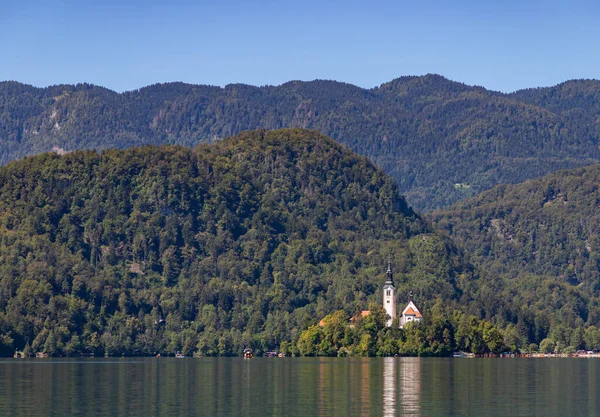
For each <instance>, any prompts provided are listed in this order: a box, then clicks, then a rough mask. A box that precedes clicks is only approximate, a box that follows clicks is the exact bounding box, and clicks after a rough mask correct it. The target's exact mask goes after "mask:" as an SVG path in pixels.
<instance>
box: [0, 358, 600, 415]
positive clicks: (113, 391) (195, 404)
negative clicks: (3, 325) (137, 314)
mask: <svg viewBox="0 0 600 417" xmlns="http://www.w3.org/2000/svg"><path fill="white" fill-rule="evenodd" d="M599 389H600V360H598V359H563V358H554V359H499V358H496V359H429V358H426V359H420V358H381V359H380V358H378V359H360V358H356V359H354V358H349V359H348V358H256V359H251V360H244V359H241V358H200V359H195V358H185V359H175V358H161V359H150V358H143V359H137V358H124V359H84V360H80V359H37V360H36V359H28V360H24V359H5V360H2V361H0V415H1V416H14V417H16V416H38V415H40V416H41V415H44V416H46V415H50V416H111V417H112V416H248V417H259V416H261V417H262V416H282V417H289V416H467V415H469V416H478V417H486V416H503V417H504V416H545V417H550V416H561V417H563V416H591V415H598V414H600V391H599Z"/></svg>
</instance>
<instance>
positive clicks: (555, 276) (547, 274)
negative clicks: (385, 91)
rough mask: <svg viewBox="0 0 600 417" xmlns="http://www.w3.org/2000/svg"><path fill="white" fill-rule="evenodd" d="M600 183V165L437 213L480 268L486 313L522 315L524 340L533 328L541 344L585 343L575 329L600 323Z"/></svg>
mask: <svg viewBox="0 0 600 417" xmlns="http://www.w3.org/2000/svg"><path fill="white" fill-rule="evenodd" d="M599 185H600V165H594V166H590V167H585V168H578V169H574V170H567V171H560V172H557V173H553V174H550V175H548V176H545V177H542V178H540V179H536V180H530V181H527V182H524V183H522V184H517V185H501V186H498V187H496V188H494V189H492V190H489V191H486V192H484V193H482V194H481V195H479V196H477V197H475V198H472V199H468V200H465V201H462V202H460V203H458V204H456V205H455V206H452V207H450V208H448V209H446V210H443V211H436V212H433V213H432V214H431V219H432V220H433V223H434V225H435V226H436V227H437V228H438V229H439V230H441V231H445V232H447V233H448V234H449V235H450V236H451V237H452V239H453V240H454V241H455V242H456V243H457V244H458V245H459V246H463V247H464V248H465V249H466V251H467V252H468V253H470V254H471V257H470V260H471V261H472V263H473V264H474V265H476V266H477V267H478V270H479V273H480V277H481V282H480V286H481V288H482V291H481V293H480V294H479V295H478V296H477V298H478V302H479V303H480V306H481V308H482V311H484V314H485V315H487V316H494V317H497V318H499V317H506V318H510V317H513V320H517V317H518V321H519V322H523V323H522V328H521V335H522V336H527V334H526V329H529V330H527V332H529V333H530V334H529V336H533V335H534V334H536V333H537V334H538V336H537V338H538V342H539V337H540V335H541V337H545V335H544V333H548V335H551V336H552V338H553V340H554V342H556V343H561V344H562V346H563V347H564V346H575V347H577V346H581V344H579V343H578V341H579V342H581V340H582V337H583V335H582V334H581V333H580V332H579V331H577V332H572V331H571V330H569V328H575V327H579V326H583V325H585V326H588V325H592V326H598V324H599V323H600V308H599V304H600V234H599V231H600V190H599ZM498 299H504V300H512V302H511V303H510V304H506V303H504V304H502V303H499V302H498ZM524 311H526V312H527V314H523V312H524ZM527 322H529V323H530V324H529V325H527ZM544 329H546V331H545V330H544ZM571 337H572V338H574V340H570V338H571ZM530 340H531V337H530ZM593 347H594V348H598V347H599V346H598V345H597V344H594V345H593Z"/></svg>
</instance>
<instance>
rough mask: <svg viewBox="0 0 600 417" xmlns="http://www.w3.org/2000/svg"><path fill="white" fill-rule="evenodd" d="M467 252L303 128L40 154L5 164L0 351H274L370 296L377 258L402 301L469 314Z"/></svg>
mask: <svg viewBox="0 0 600 417" xmlns="http://www.w3.org/2000/svg"><path fill="white" fill-rule="evenodd" d="M97 92H101V90H97ZM106 94H107V95H108V96H110V97H121V96H117V95H112V94H110V93H106ZM461 256H462V255H461V254H460V253H459V252H458V251H456V250H455V249H454V247H453V246H452V245H451V244H450V243H449V241H448V240H447V239H446V238H442V237H440V236H439V235H437V234H435V233H433V232H432V231H431V230H430V229H429V227H428V226H427V225H426V224H425V223H424V222H423V221H422V220H421V218H420V217H419V216H418V215H416V214H415V213H414V212H413V211H412V210H411V209H410V208H408V206H407V204H406V202H405V201H404V199H403V198H402V197H401V196H400V194H399V191H398V188H397V186H396V185H395V184H394V182H393V180H392V179H391V178H390V177H389V176H387V175H386V174H384V173H383V172H382V171H380V170H378V169H376V168H375V167H374V165H373V164H372V163H371V162H370V161H369V160H368V159H367V158H366V157H358V156H356V155H354V154H353V153H352V152H351V151H349V150H348V149H346V148H344V147H342V146H341V145H339V144H337V143H335V142H334V141H333V140H331V139H329V138H327V137H326V136H323V135H321V134H319V133H316V132H312V131H305V130H300V129H291V130H289V129H288V130H278V131H270V132H265V131H255V132H246V133H243V134H240V135H239V136H237V137H233V138H229V139H225V140H223V141H220V142H218V143H216V144H213V145H199V146H197V147H195V148H194V149H190V148H185V147H180V146H174V145H169V146H161V147H152V146H145V147H135V148H131V149H128V150H109V151H105V152H103V153H97V152H94V151H76V152H72V153H68V154H66V155H58V154H56V153H46V154H42V155H39V156H34V157H28V158H25V159H23V160H20V161H16V162H11V163H10V164H8V165H6V166H4V167H2V168H0V336H1V337H0V354H3V355H6V354H12V352H14V349H23V348H26V349H27V350H28V351H31V350H33V351H45V352H48V353H50V354H54V355H75V354H86V353H87V354H90V353H94V354H96V355H102V354H107V355H121V354H127V355H144V354H145V355H148V354H154V353H156V352H162V353H173V352H175V351H177V350H182V351H183V352H185V353H186V354H189V353H191V352H196V351H198V352H201V353H202V354H204V355H217V354H221V355H224V354H239V352H240V351H241V349H243V348H244V347H247V346H250V347H253V348H255V349H257V350H258V351H264V350H266V349H276V348H278V347H279V344H280V343H281V342H282V341H293V340H296V339H297V337H298V336H299V334H300V332H301V331H302V330H304V329H305V328H306V327H307V326H308V325H310V324H315V323H316V322H318V320H319V319H320V318H322V317H324V316H325V315H326V314H328V313H331V312H333V311H334V310H343V311H344V312H345V313H346V314H347V315H349V316H350V315H353V314H355V313H356V312H357V311H359V310H361V309H364V308H366V306H367V305H368V303H369V302H379V300H380V295H381V293H380V289H381V285H382V282H383V280H384V277H385V266H386V261H387V260H388V259H391V260H392V265H393V268H394V270H395V271H396V284H397V286H398V293H399V300H403V299H407V297H408V292H409V290H413V291H414V292H415V296H416V297H417V299H418V300H420V304H421V305H422V308H428V307H429V306H431V305H432V304H433V303H434V302H436V300H438V302H439V300H443V301H444V304H445V305H446V306H452V305H455V304H458V303H459V301H460V302H461V303H462V304H464V305H467V304H468V303H467V302H466V301H467V300H468V299H467V298H465V297H466V295H464V292H466V290H465V289H467V288H469V286H470V285H472V282H473V275H472V272H471V270H470V268H469V267H468V265H467V264H465V262H464V261H463V260H462V257H461Z"/></svg>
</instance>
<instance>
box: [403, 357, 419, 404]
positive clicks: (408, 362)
mask: <svg viewBox="0 0 600 417" xmlns="http://www.w3.org/2000/svg"><path fill="white" fill-rule="evenodd" d="M400 406H401V408H402V415H407V416H420V415H421V359H420V358H402V359H400Z"/></svg>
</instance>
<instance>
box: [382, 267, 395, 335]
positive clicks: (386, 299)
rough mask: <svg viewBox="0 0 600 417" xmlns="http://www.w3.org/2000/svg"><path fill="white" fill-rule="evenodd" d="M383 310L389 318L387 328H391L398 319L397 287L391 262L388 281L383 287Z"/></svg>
mask: <svg viewBox="0 0 600 417" xmlns="http://www.w3.org/2000/svg"><path fill="white" fill-rule="evenodd" d="M383 308H384V310H385V312H386V313H387V315H388V317H389V318H388V321H387V326H388V327H390V326H391V325H392V321H393V320H394V319H395V318H396V287H395V286H394V275H393V273H392V263H391V262H390V261H388V267H387V272H386V280H385V284H384V285H383Z"/></svg>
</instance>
